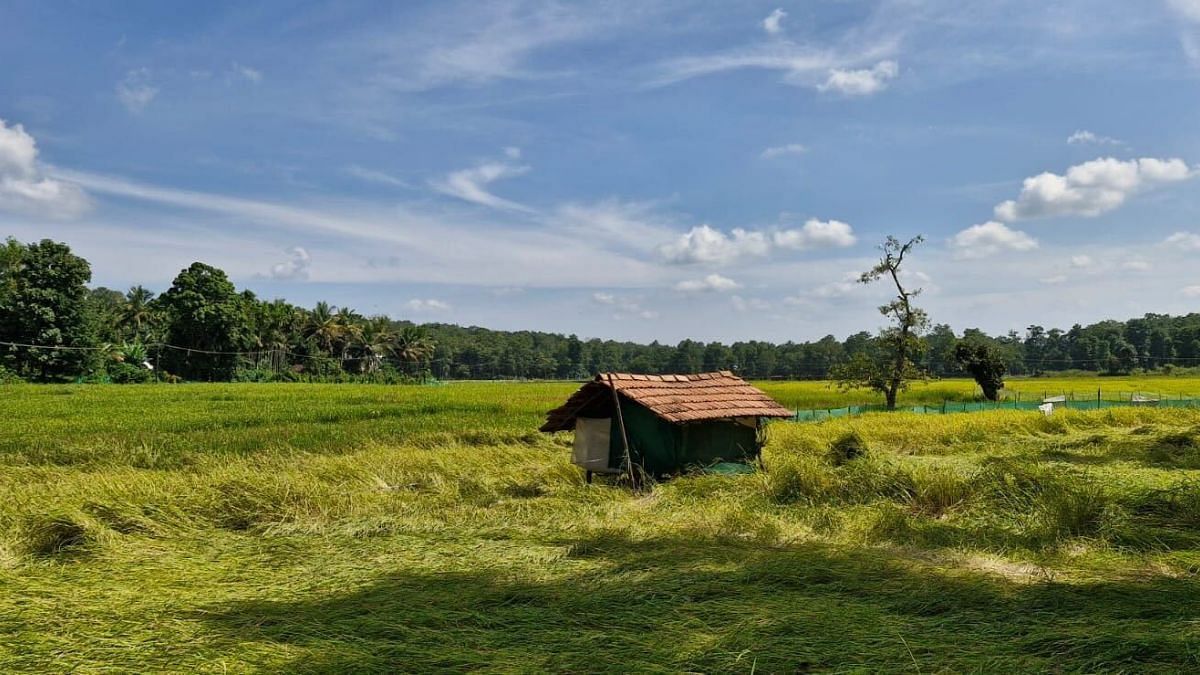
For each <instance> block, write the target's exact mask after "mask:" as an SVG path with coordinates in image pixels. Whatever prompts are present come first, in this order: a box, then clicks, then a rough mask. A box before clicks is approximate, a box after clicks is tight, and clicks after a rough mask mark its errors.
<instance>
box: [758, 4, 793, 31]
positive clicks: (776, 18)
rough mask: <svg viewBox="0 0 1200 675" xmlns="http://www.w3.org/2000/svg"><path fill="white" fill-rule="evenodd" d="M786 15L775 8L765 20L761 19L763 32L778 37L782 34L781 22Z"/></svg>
mask: <svg viewBox="0 0 1200 675" xmlns="http://www.w3.org/2000/svg"><path fill="white" fill-rule="evenodd" d="M787 15H788V14H787V12H785V11H783V10H782V9H780V8H778V7H776V8H775V11H773V12H771V13H770V14H768V15H767V18H765V19H763V21H762V27H763V30H765V31H767V35H779V34H780V33H782V32H783V20H784V19H785V18H787Z"/></svg>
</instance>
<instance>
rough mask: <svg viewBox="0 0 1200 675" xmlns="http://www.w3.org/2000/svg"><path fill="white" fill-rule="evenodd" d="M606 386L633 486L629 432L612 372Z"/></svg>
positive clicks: (634, 482)
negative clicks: (610, 397)
mask: <svg viewBox="0 0 1200 675" xmlns="http://www.w3.org/2000/svg"><path fill="white" fill-rule="evenodd" d="M608 388H609V389H611V390H612V397H613V406H614V407H616V409H617V426H618V427H619V428H620V429H621V447H622V448H623V449H624V450H625V466H627V467H629V481H630V482H631V483H633V486H634V487H637V485H638V479H637V474H636V473H635V472H634V469H633V455H632V454H630V452H629V434H627V433H625V415H623V414H622V413H621V397H620V396H619V395H618V394H617V386H616V385H615V384H613V379H612V373H609V374H608Z"/></svg>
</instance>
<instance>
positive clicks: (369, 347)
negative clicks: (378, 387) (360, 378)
mask: <svg viewBox="0 0 1200 675" xmlns="http://www.w3.org/2000/svg"><path fill="white" fill-rule="evenodd" d="M358 340H359V344H358V349H357V351H358V353H359V354H361V358H362V362H361V364H360V368H359V371H360V372H368V373H373V372H375V371H377V370H379V367H380V366H381V365H383V360H384V359H385V358H387V357H388V356H393V355H395V353H396V332H395V331H394V330H393V329H392V322H391V321H389V320H388V318H387V317H385V316H375V317H371V318H369V319H366V320H365V321H363V322H362V325H361V330H360V332H359V335H358Z"/></svg>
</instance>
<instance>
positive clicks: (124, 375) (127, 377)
mask: <svg viewBox="0 0 1200 675" xmlns="http://www.w3.org/2000/svg"><path fill="white" fill-rule="evenodd" d="M108 378H109V380H110V381H112V383H113V384H144V383H146V382H151V381H153V380H154V373H153V371H151V370H150V369H148V368H145V367H143V366H139V365H134V364H132V363H125V362H123V361H122V362H118V363H110V364H108Z"/></svg>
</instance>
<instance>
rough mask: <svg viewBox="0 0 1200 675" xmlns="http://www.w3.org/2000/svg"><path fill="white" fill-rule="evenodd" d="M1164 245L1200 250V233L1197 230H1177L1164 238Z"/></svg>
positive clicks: (1188, 250)
mask: <svg viewBox="0 0 1200 675" xmlns="http://www.w3.org/2000/svg"><path fill="white" fill-rule="evenodd" d="M1163 246H1169V247H1172V248H1175V249H1178V250H1180V251H1187V252H1194V251H1200V234H1196V233H1195V232H1176V233H1175V234H1172V235H1171V236H1169V237H1167V238H1166V239H1165V240H1163Z"/></svg>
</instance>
